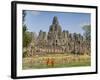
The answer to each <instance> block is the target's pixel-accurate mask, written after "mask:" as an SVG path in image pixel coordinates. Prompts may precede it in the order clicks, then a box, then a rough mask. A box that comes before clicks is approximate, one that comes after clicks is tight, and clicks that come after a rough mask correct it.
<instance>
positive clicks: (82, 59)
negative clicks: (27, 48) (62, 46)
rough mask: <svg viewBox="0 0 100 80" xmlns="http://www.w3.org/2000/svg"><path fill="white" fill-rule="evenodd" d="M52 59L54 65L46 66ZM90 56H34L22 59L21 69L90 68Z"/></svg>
mask: <svg viewBox="0 0 100 80" xmlns="http://www.w3.org/2000/svg"><path fill="white" fill-rule="evenodd" d="M48 58H49V59H53V61H54V65H53V66H51V64H49V65H47V59H48ZM90 60H91V59H90V56H88V55H80V56H79V55H66V54H47V55H44V56H43V55H34V56H33V57H26V58H23V61H22V68H23V69H42V68H63V67H80V66H90V65H91V61H90Z"/></svg>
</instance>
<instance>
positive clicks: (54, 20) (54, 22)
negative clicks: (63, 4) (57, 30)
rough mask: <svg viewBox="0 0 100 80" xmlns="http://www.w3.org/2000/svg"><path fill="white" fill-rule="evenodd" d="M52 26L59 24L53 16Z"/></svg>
mask: <svg viewBox="0 0 100 80" xmlns="http://www.w3.org/2000/svg"><path fill="white" fill-rule="evenodd" d="M52 24H59V22H58V18H57V16H54V18H53V22H52Z"/></svg>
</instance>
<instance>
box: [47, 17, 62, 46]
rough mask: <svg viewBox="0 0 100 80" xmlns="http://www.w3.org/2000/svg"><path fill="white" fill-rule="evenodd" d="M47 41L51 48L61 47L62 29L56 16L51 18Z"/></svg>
mask: <svg viewBox="0 0 100 80" xmlns="http://www.w3.org/2000/svg"><path fill="white" fill-rule="evenodd" d="M47 39H48V43H49V45H52V46H59V45H61V39H62V29H61V26H60V24H59V21H58V18H57V16H54V18H53V22H52V24H51V25H50V28H49V32H48V37H47Z"/></svg>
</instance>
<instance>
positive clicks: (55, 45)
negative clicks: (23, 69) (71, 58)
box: [33, 16, 91, 54]
mask: <svg viewBox="0 0 100 80" xmlns="http://www.w3.org/2000/svg"><path fill="white" fill-rule="evenodd" d="M34 47H35V48H34V50H33V53H73V54H85V53H86V54H90V50H91V47H90V42H89V41H86V40H85V39H84V37H83V36H82V35H81V34H77V33H70V32H69V31H67V30H64V31H62V29H61V26H60V24H59V22H58V19H57V17H56V16H55V17H54V18H53V22H52V24H51V25H50V28H49V31H48V33H46V32H43V31H42V30H40V32H39V35H38V37H37V38H36V39H35V43H34Z"/></svg>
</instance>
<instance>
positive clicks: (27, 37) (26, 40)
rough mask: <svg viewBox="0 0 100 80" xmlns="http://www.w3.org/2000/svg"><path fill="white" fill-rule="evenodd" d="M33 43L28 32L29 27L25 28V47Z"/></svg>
mask: <svg viewBox="0 0 100 80" xmlns="http://www.w3.org/2000/svg"><path fill="white" fill-rule="evenodd" d="M30 42H31V34H30V32H28V31H27V27H26V26H25V25H24V26H23V47H28V45H29V44H30Z"/></svg>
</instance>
